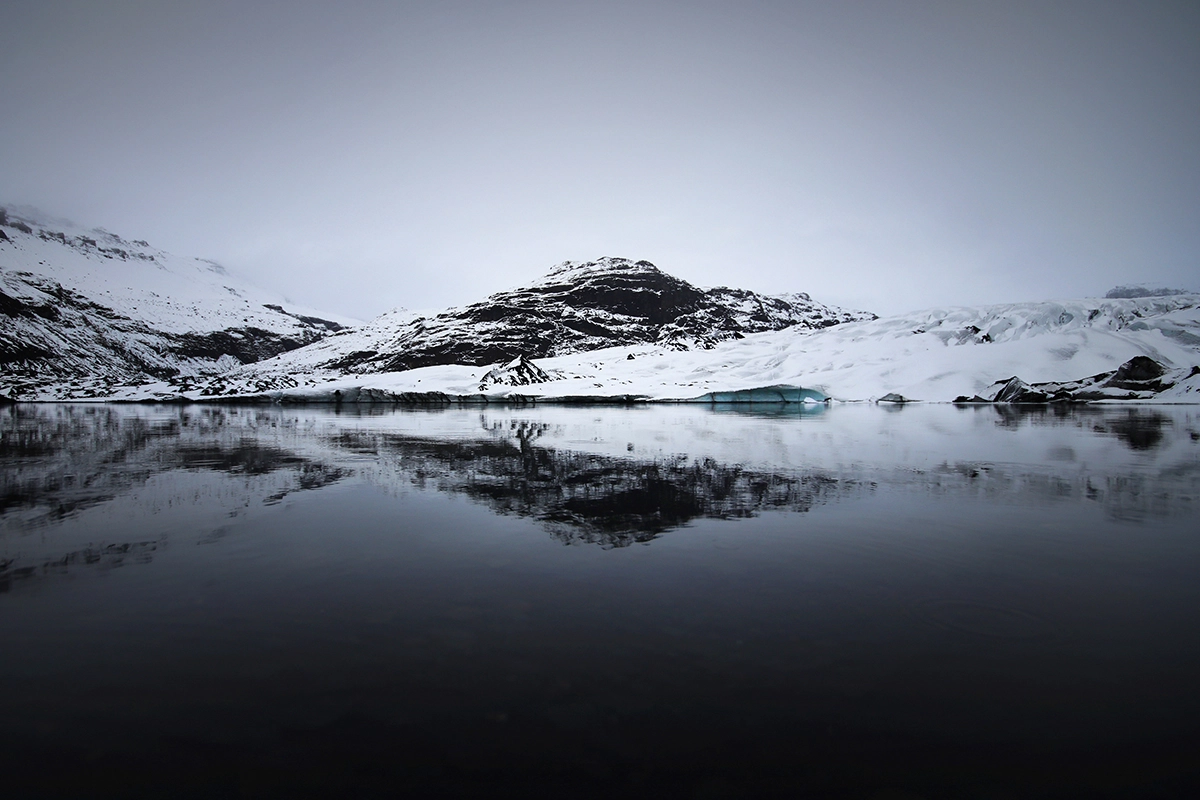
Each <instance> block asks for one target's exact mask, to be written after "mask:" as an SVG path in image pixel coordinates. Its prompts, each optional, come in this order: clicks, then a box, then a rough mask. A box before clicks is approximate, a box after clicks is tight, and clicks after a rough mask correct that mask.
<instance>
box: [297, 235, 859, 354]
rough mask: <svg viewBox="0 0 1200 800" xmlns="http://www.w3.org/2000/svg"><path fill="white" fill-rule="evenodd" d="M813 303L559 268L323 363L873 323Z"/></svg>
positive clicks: (353, 344) (558, 349)
mask: <svg viewBox="0 0 1200 800" xmlns="http://www.w3.org/2000/svg"><path fill="white" fill-rule="evenodd" d="M873 318H874V316H873V315H871V314H865V313H861V312H852V311H845V310H842V309H835V308H831V307H829V306H824V305H822V304H820V303H817V302H814V301H813V300H812V299H811V298H809V297H808V296H807V295H786V296H779V297H770V296H766V295H760V294H756V293H754V292H749V291H745V290H741V289H729V288H726V287H719V288H716V289H707V290H704V289H698V288H696V287H695V286H692V285H691V284H690V283H688V282H687V281H683V280H680V279H679V278H676V277H673V276H671V275H668V274H667V273H665V272H663V271H662V270H660V269H659V268H658V267H656V266H654V265H653V264H651V263H650V262H648V261H630V260H628V259H624V258H601V259H599V260H598V261H588V262H582V263H581V262H570V261H568V262H564V263H562V264H560V265H558V266H557V267H555V268H554V269H553V270H551V271H550V273H548V274H547V275H546V276H545V277H543V278H542V279H540V280H538V281H536V282H535V283H533V284H532V285H530V286H528V287H525V288H521V289H515V290H512V291H508V292H499V293H497V294H494V295H492V296H491V297H488V298H487V299H485V300H482V301H480V302H478V303H473V304H471V305H468V306H463V307H461V308H452V309H449V310H447V311H444V312H442V313H440V314H437V315H435V316H432V317H417V318H407V319H395V318H388V319H384V318H381V319H380V320H377V321H375V322H372V323H369V324H368V325H365V326H363V327H362V328H360V329H358V330H357V331H355V335H353V336H348V337H345V339H344V340H341V341H339V343H343V342H344V346H343V347H342V348H340V349H341V352H340V353H337V354H336V355H334V354H331V355H333V357H331V358H329V359H328V360H326V361H324V362H322V363H320V364H319V366H321V367H325V368H330V369H340V370H345V371H349V372H360V373H361V372H391V371H400V370H406V369H414V368H416V367H426V366H434V365H438V364H469V365H477V366H482V365H486V364H496V363H505V362H508V361H511V360H512V359H514V358H517V357H521V356H523V357H526V358H545V357H548V356H558V355H566V354H569V353H578V352H586V351H588V350H598V349H600V348H604V347H612V346H615V345H633V344H655V343H657V344H662V345H664V346H667V347H671V348H675V349H679V350H688V349H693V348H698V349H709V348H711V347H713V346H714V345H715V344H716V343H717V342H721V341H725V340H729V339H737V338H741V337H742V336H744V335H746V334H748V333H759V332H762V331H773V330H780V329H782V328H787V327H790V326H799V327H806V328H813V329H815V328H824V327H828V326H830V325H836V324H838V323H840V322H849V321H851V320H857V319H873Z"/></svg>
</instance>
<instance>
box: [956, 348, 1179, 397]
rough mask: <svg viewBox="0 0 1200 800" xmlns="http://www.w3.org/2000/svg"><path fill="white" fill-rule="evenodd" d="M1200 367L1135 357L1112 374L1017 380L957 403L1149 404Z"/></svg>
mask: <svg viewBox="0 0 1200 800" xmlns="http://www.w3.org/2000/svg"><path fill="white" fill-rule="evenodd" d="M1197 373H1200V367H1192V368H1191V369H1190V370H1187V369H1182V370H1169V369H1167V368H1166V367H1165V366H1163V365H1162V364H1160V363H1158V362H1157V361H1155V360H1154V359H1152V358H1149V357H1148V356H1134V357H1133V358H1131V359H1130V360H1128V361H1126V362H1125V363H1124V364H1122V365H1121V366H1120V367H1118V368H1117V369H1115V370H1113V371H1112V372H1101V373H1099V374H1097V375H1092V376H1090V377H1087V378H1080V379H1079V380H1077V381H1067V382H1065V383H1055V382H1046V383H1034V384H1028V383H1025V382H1024V381H1023V380H1021V379H1020V378H1017V377H1015V376H1014V377H1012V378H1006V379H1004V380H1000V381H996V383H994V384H992V390H991V391H990V392H986V393H985V395H984V396H983V397H979V396H976V397H972V398H967V397H958V398H956V399H955V402H956V403H972V402H977V403H1058V402H1086V401H1089V400H1149V399H1151V398H1153V397H1154V396H1155V395H1156V394H1158V393H1159V392H1163V391H1166V390H1167V389H1170V388H1172V387H1173V386H1175V385H1176V384H1177V383H1179V382H1180V381H1184V380H1187V379H1189V378H1193V377H1195V376H1196V375H1197Z"/></svg>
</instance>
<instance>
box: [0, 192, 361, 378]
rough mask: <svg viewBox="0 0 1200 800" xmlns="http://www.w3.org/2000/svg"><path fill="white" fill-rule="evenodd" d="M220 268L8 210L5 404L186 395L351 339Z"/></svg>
mask: <svg viewBox="0 0 1200 800" xmlns="http://www.w3.org/2000/svg"><path fill="white" fill-rule="evenodd" d="M327 316H328V315H321V316H316V315H315V314H313V313H310V312H308V311H304V310H300V311H297V310H292V311H288V310H286V309H285V307H284V305H283V301H282V299H281V298H278V297H276V296H275V295H272V294H270V293H268V292H264V291H263V290H261V289H258V288H257V287H253V286H250V285H248V284H245V283H244V282H241V281H239V280H237V279H236V278H234V277H233V276H231V275H229V274H228V273H227V272H226V271H225V270H224V268H222V267H221V266H220V265H219V264H216V263H214V262H211V261H205V260H201V259H188V258H181V257H177V256H173V255H171V254H169V253H166V252H164V251H162V250H158V249H157V248H154V247H152V246H150V245H149V244H148V243H147V242H145V241H141V240H136V241H127V240H125V239H122V238H121V237H120V236H117V235H116V234H113V233H109V232H108V231H105V230H102V229H91V230H84V229H80V228H78V227H77V226H73V225H72V224H70V223H67V222H64V221H57V220H50V219H48V218H46V217H45V216H44V215H41V214H39V213H37V212H33V211H32V210H26V209H13V208H3V207H0V396H2V397H8V398H9V399H44V400H53V399H68V398H80V397H105V396H109V395H110V394H111V393H112V391H113V389H114V387H116V386H136V385H141V384H145V383H149V382H153V381H162V380H170V381H172V382H173V383H175V384H177V385H180V386H186V385H189V384H190V383H192V382H195V381H200V380H204V379H205V378H207V377H209V376H212V375H216V374H220V373H223V372H226V371H228V370H230V369H232V368H234V367H237V366H241V365H242V364H246V363H250V362H254V361H258V360H260V359H263V358H270V357H271V356H275V355H278V354H279V353H282V352H285V351H288V350H292V349H295V348H298V347H302V346H304V345H306V344H311V343H312V342H315V341H318V340H320V339H322V338H323V337H325V336H328V335H329V334H331V333H333V332H335V331H338V330H341V329H342V327H343V324H342V323H343V322H347V320H340V321H339V320H333V319H327V318H326V317H327Z"/></svg>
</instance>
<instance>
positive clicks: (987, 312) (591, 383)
mask: <svg viewBox="0 0 1200 800" xmlns="http://www.w3.org/2000/svg"><path fill="white" fill-rule="evenodd" d="M340 338H342V337H333V338H332V339H330V340H327V341H325V342H320V343H318V344H317V345H314V346H313V347H311V348H307V349H306V351H297V352H296V353H290V354H285V355H284V356H282V357H280V358H275V359H270V360H267V361H264V362H262V363H260V364H254V365H250V366H247V367H243V368H241V369H238V370H234V371H232V372H230V373H229V374H228V375H225V376H223V377H222V378H220V379H219V380H218V381H214V382H213V383H211V384H209V386H207V387H206V388H205V390H204V392H205V393H207V394H208V395H225V396H247V395H255V394H258V395H263V396H266V397H272V398H274V399H282V400H285V401H287V400H316V401H329V400H336V399H342V400H346V401H353V400H358V401H364V400H374V401H380V402H393V401H397V400H400V401H412V400H414V399H422V398H424V400H425V401H428V400H429V399H430V398H429V396H428V393H434V392H440V393H443V394H444V395H445V396H446V397H447V398H448V399H453V398H465V399H477V400H482V399H483V397H482V396H481V395H486V397H487V398H489V399H502V398H504V397H512V396H520V397H527V398H544V399H552V398H625V397H629V398H646V399H691V398H697V397H701V396H705V395H707V394H708V393H711V392H730V391H738V390H747V389H755V388H760V387H771V386H793V387H794V386H801V387H808V388H811V389H816V390H819V391H820V392H822V393H824V394H827V395H828V396H830V397H832V398H834V399H838V400H848V401H852V400H871V399H880V398H883V397H885V396H886V395H888V394H894V395H899V396H901V397H903V398H905V399H910V400H925V401H943V402H950V401H953V400H955V399H956V398H958V397H960V396H966V397H973V396H975V395H981V396H984V398H985V399H994V396H995V395H996V394H997V393H998V392H999V391H1000V390H1001V388H1002V386H1003V385H1004V383H1006V382H1007V381H1008V379H1010V378H1012V377H1019V378H1021V379H1022V381H1024V382H1026V383H1028V384H1033V383H1044V382H1060V383H1069V382H1078V381H1079V380H1080V379H1083V378H1087V377H1089V376H1096V375H1098V374H1100V373H1106V372H1114V373H1115V372H1116V371H1117V370H1118V368H1119V367H1121V366H1122V365H1123V364H1125V363H1126V362H1128V361H1130V360H1131V359H1134V358H1135V357H1137V356H1144V357H1146V358H1149V359H1153V361H1155V362H1157V363H1158V364H1161V365H1162V367H1163V370H1164V374H1163V377H1162V379H1161V380H1159V381H1158V385H1159V386H1160V387H1165V388H1162V390H1161V391H1155V392H1154V393H1153V394H1154V396H1155V399H1156V400H1158V401H1167V402H1189V403H1195V402H1200V369H1197V365H1200V295H1194V294H1192V295H1176V296H1171V297H1148V298H1132V299H1089V300H1076V301H1068V302H1043V303H1016V304H1009V305H998V306H987V307H982V308H952V309H934V310H928V311H922V312H917V313H913V314H905V315H899V316H895V317H888V318H883V319H876V320H864V321H858V322H847V323H843V324H839V325H834V326H830V327H825V328H818V329H815V330H814V329H811V328H807V327H801V326H796V327H791V328H787V329H784V330H780V331H774V332H765V333H758V334H751V335H747V336H745V337H744V338H742V339H740V340H735V341H726V342H722V343H719V344H717V345H715V346H714V347H713V348H712V349H708V350H690V351H678V350H675V349H674V348H672V347H670V346H668V345H664V344H662V343H654V344H642V345H633V346H623V347H610V348H605V349H601V350H596V351H590V352H586V353H577V354H571V355H565V356H558V357H553V358H543V359H537V360H536V362H535V363H534V364H533V365H532V366H534V367H536V372H534V371H532V370H529V369H528V368H527V367H526V366H525V365H524V364H523V363H521V362H519V361H518V362H515V363H510V364H508V365H507V366H504V367H501V368H500V369H499V370H497V369H496V366H495V365H485V366H478V367H476V366H469V365H454V366H432V367H424V368H420V369H414V370H408V371H401V372H389V373H381V374H370V375H363V374H353V373H348V372H346V371H344V370H341V369H337V368H332V367H320V366H317V365H316V364H315V363H311V362H314V361H319V360H320V359H319V358H317V357H316V356H317V353H318V352H319V351H321V350H322V349H324V348H328V347H329V346H331V345H332V344H333V343H334V342H335V341H336V340H337V339H340ZM298 357H303V358H306V359H310V367H309V368H307V369H306V370H303V371H297V370H295V369H294V361H295V359H296V358H298ZM522 375H526V376H531V377H525V378H521V377H520V376H522ZM1118 377H1119V376H1118ZM497 378H503V379H502V380H498V379H497ZM997 382H1001V383H1000V385H997ZM1105 382H1108V381H1105ZM1120 383H1121V381H1120V380H1117V381H1116V382H1115V384H1114V386H1115V387H1116V388H1114V386H1109V387H1107V388H1105V391H1103V392H1101V394H1103V395H1105V396H1109V397H1113V398H1131V397H1138V398H1145V397H1146V396H1148V393H1147V392H1143V391H1137V390H1136V389H1137V388H1138V387H1134V388H1125V389H1122V388H1120V387H1119V386H1117V384H1120ZM149 388H150V387H147V389H149ZM1092 388H1093V389H1096V390H1098V389H1099V388H1104V387H1099V383H1097V386H1095V387H1092ZM1109 389H1111V391H1108V390H1109ZM158 390H159V391H162V392H169V391H170V387H167V386H161V387H159V389H158ZM335 393H336V394H335ZM417 393H424V395H419V394H417ZM989 395H990V396H989ZM193 396H201V395H199V394H196V395H193Z"/></svg>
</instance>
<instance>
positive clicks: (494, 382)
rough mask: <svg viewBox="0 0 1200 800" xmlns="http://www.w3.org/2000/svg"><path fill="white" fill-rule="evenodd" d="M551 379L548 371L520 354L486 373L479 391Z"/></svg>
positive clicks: (480, 383)
mask: <svg viewBox="0 0 1200 800" xmlns="http://www.w3.org/2000/svg"><path fill="white" fill-rule="evenodd" d="M550 380H552V378H551V376H550V374H549V373H548V372H546V371H545V370H544V369H542V368H541V367H539V366H538V365H536V364H534V363H533V362H532V361H530V360H529V359H527V358H525V356H518V357H517V358H514V359H513V360H512V361H510V362H508V363H507V364H505V365H504V366H502V367H496V368H494V369H492V370H491V371H489V372H488V374H486V375H484V376H483V379H482V380H481V381H480V382H479V391H481V392H483V391H487V389H489V388H490V387H492V386H529V385H530V384H534V383H547V382H549V381H550Z"/></svg>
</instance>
